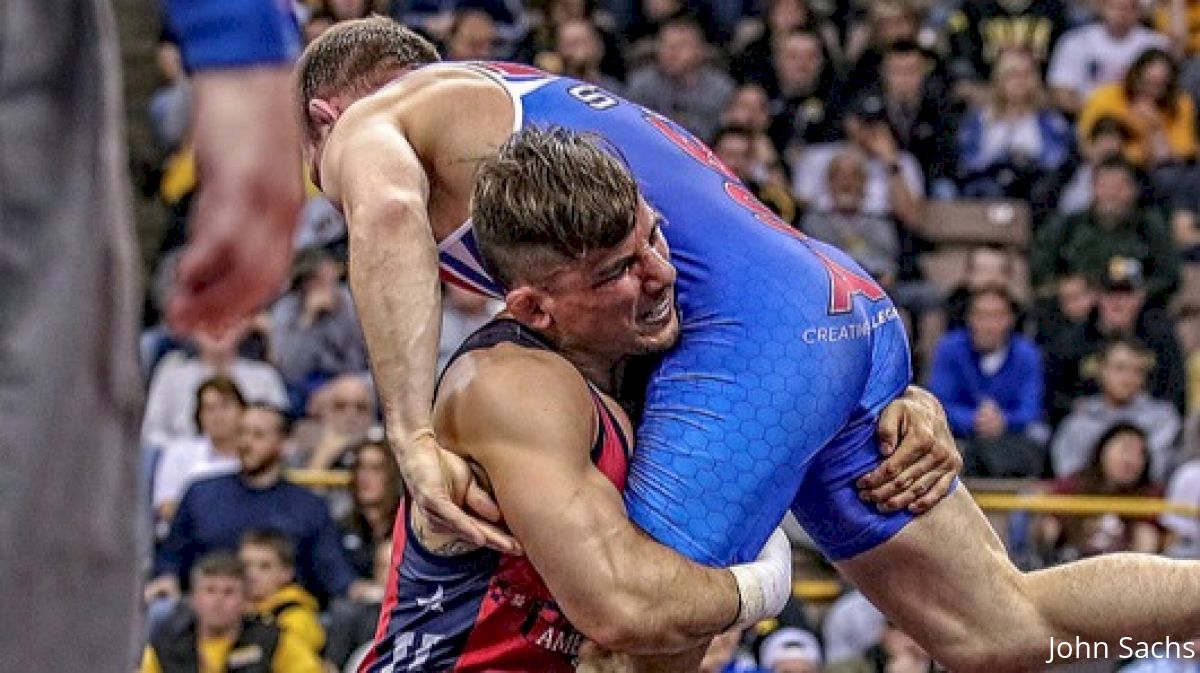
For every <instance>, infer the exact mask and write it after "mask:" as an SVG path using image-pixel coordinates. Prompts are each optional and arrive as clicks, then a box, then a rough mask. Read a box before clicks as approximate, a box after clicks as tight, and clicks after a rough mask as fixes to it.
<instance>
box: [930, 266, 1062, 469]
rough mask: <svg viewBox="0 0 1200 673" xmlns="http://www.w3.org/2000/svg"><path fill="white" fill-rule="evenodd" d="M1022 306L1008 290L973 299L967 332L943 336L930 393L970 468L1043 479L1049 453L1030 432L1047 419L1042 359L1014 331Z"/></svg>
mask: <svg viewBox="0 0 1200 673" xmlns="http://www.w3.org/2000/svg"><path fill="white" fill-rule="evenodd" d="M1017 313H1018V311H1017V307H1016V303H1015V302H1014V301H1013V300H1012V298H1011V297H1010V296H1009V295H1008V293H1007V292H1006V291H1004V290H1003V289H999V288H987V289H983V290H980V291H978V292H976V293H974V294H972V295H971V300H970V304H969V309H968V311H967V327H966V328H965V329H958V330H954V331H952V332H949V333H948V334H946V335H945V336H944V337H942V340H941V343H939V344H938V348H937V352H936V354H935V355H934V359H933V371H932V373H931V375H930V380H929V389H930V391H931V392H932V393H933V394H934V395H936V396H937V398H938V400H940V401H941V403H942V405H943V406H945V407H946V416H947V418H948V419H949V422H950V429H951V430H952V431H953V432H954V435H955V436H956V437H959V438H962V439H963V440H964V441H963V442H962V447H963V471H964V473H965V474H968V475H971V476H980V477H1040V476H1041V475H1042V474H1043V473H1044V472H1045V465H1046V454H1045V450H1044V448H1043V446H1042V445H1041V443H1039V442H1037V441H1035V440H1034V439H1032V438H1031V437H1030V436H1029V435H1028V434H1027V431H1028V430H1030V429H1031V426H1032V425H1033V424H1034V423H1036V422H1037V421H1038V420H1039V419H1040V418H1041V415H1042V385H1043V384H1042V357H1041V353H1040V352H1039V351H1038V348H1037V346H1036V345H1034V343H1033V342H1032V341H1030V340H1029V339H1028V338H1027V337H1025V336H1024V335H1022V334H1019V333H1015V332H1014V327H1015V326H1016V318H1017Z"/></svg>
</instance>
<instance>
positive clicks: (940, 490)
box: [908, 470, 958, 514]
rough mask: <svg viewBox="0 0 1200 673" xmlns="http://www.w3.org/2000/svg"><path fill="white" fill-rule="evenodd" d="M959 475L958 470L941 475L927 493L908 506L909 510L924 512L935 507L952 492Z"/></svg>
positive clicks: (916, 512) (917, 512)
mask: <svg viewBox="0 0 1200 673" xmlns="http://www.w3.org/2000/svg"><path fill="white" fill-rule="evenodd" d="M957 477H958V471H957V470H954V471H952V472H948V473H946V474H944V475H942V476H941V477H939V478H938V480H937V481H936V482H935V483H934V484H933V486H932V487H930V489H929V491H928V492H926V493H925V495H923V496H921V497H919V498H917V501H916V502H914V503H913V504H911V505H909V506H908V511H909V512H912V513H913V514H923V513H925V512H928V511H929V510H930V509H933V506H934V505H936V504H938V503H939V502H941V500H942V498H945V497H946V496H947V495H949V494H950V489H952V488H954V484H955V483H956V482H955V479H956V478H957Z"/></svg>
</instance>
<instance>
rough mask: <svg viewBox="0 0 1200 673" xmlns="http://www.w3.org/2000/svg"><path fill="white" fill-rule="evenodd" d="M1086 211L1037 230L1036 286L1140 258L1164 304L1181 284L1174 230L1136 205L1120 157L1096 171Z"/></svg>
mask: <svg viewBox="0 0 1200 673" xmlns="http://www.w3.org/2000/svg"><path fill="white" fill-rule="evenodd" d="M1092 188H1093V189H1094V191H1095V198H1094V199H1093V201H1092V206H1091V208H1089V209H1088V210H1086V211H1084V212H1080V213H1075V214H1073V215H1067V216H1061V217H1057V218H1055V219H1054V220H1052V221H1051V222H1048V223H1047V224H1046V225H1045V226H1044V227H1042V229H1041V230H1040V231H1038V232H1037V236H1036V244H1035V246H1034V248H1033V252H1032V254H1031V256H1030V267H1031V269H1030V270H1031V271H1032V273H1033V283H1034V286H1035V287H1038V286H1043V285H1047V284H1049V283H1052V282H1053V281H1054V279H1055V278H1057V277H1058V276H1059V275H1062V274H1078V273H1084V274H1095V273H1097V272H1100V273H1103V271H1104V270H1105V269H1107V268H1108V264H1109V261H1110V260H1112V259H1114V258H1118V257H1119V258H1126V259H1133V260H1137V261H1138V262H1139V263H1140V264H1141V269H1140V270H1141V273H1142V274H1144V279H1145V283H1146V293H1147V297H1148V301H1149V302H1150V304H1152V305H1155V306H1163V305H1165V304H1166V302H1167V300H1168V299H1169V298H1170V296H1171V293H1172V292H1174V291H1175V289H1176V287H1177V286H1178V285H1179V261H1178V255H1177V253H1176V251H1175V245H1174V242H1173V241H1172V240H1171V232H1170V231H1168V229H1167V225H1166V223H1165V222H1163V220H1162V217H1160V215H1159V213H1158V212H1157V211H1156V210H1152V209H1147V208H1140V207H1139V206H1138V203H1137V201H1138V198H1137V197H1138V194H1137V188H1138V184H1137V178H1136V176H1135V174H1134V169H1133V167H1132V166H1130V165H1129V164H1128V163H1126V162H1125V161H1124V160H1122V159H1119V158H1116V157H1114V158H1110V159H1106V160H1104V161H1103V162H1101V163H1100V165H1098V166H1097V167H1096V171H1095V174H1094V176H1093V180H1092Z"/></svg>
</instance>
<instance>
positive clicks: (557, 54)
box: [515, 0, 625, 93]
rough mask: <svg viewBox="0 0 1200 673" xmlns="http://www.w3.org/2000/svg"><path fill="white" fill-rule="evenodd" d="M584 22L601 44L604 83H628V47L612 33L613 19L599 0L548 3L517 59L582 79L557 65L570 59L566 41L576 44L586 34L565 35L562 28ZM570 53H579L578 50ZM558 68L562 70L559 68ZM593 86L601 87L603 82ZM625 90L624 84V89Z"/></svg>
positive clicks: (524, 40) (518, 49)
mask: <svg viewBox="0 0 1200 673" xmlns="http://www.w3.org/2000/svg"><path fill="white" fill-rule="evenodd" d="M581 21H582V22H584V23H586V24H587V25H588V26H589V27H590V31H587V32H590V33H592V34H593V35H595V36H596V38H597V39H598V40H599V41H600V45H599V47H598V48H596V49H595V51H596V52H598V53H599V54H600V55H601V56H600V63H599V68H600V73H601V75H602V76H603V81H605V82H609V83H618V82H624V81H625V57H624V54H623V51H624V45H623V43H622V41H621V39H620V38H619V37H617V35H616V33H614V32H613V30H612V28H613V22H612V19H611V17H609V16H608V15H607V14H606V13H605V12H603V11H601V10H600V9H599V7H598V6H597V3H596V0H547V1H546V2H545V3H544V6H543V7H542V20H541V21H538V22H536V23H535V24H534V27H533V28H532V29H530V31H529V33H528V34H526V35H525V38H524V39H523V40H521V43H520V44H519V45H518V46H517V50H516V54H515V58H516V60H517V61H520V62H521V63H532V64H534V65H536V66H537V67H539V68H542V69H544V70H550V71H554V72H558V71H562V72H564V73H565V74H568V75H571V76H572V77H578V76H577V75H572V74H571V72H572V69H571V68H570V67H566V66H565V64H564V63H556V61H558V60H562V59H565V58H566V56H565V54H563V49H564V40H565V41H567V42H570V43H571V45H575V44H576V41H575V38H578V37H579V33H580V32H582V31H579V30H578V28H577V29H576V30H575V31H572V32H571V33H570V34H566V35H564V33H563V32H562V30H561V29H562V27H563V26H565V25H566V24H568V23H577V22H581ZM589 49H590V45H589ZM570 50H571V51H575V50H574V49H570ZM556 65H557V66H558V67H555V66H556ZM588 81H592V80H588ZM593 83H594V84H599V82H593ZM601 86H604V85H601ZM623 87H624V85H623V84H622V85H621V88H623ZM606 88H607V87H606ZM614 92H618V93H619V89H615V90H614Z"/></svg>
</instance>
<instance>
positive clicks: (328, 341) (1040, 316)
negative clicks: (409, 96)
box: [140, 0, 1200, 672]
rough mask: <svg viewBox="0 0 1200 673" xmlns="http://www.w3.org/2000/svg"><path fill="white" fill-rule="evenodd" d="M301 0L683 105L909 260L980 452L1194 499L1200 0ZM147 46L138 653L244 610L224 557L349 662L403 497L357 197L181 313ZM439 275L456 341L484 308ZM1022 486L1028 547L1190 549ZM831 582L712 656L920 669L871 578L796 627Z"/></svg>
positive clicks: (309, 645)
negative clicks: (231, 294) (271, 292)
mask: <svg viewBox="0 0 1200 673" xmlns="http://www.w3.org/2000/svg"><path fill="white" fill-rule="evenodd" d="M297 12H298V16H299V17H300V18H301V20H302V22H303V25H304V31H305V35H306V36H307V37H308V38H310V39H311V38H312V37H314V36H316V35H318V34H320V32H321V31H322V30H324V29H325V28H327V27H328V26H330V25H332V24H333V23H335V22H337V21H340V20H344V19H348V18H355V17H361V16H365V15H368V14H370V13H380V14H390V15H392V16H395V17H396V18H398V19H400V20H402V21H404V22H406V23H407V24H408V25H410V26H412V27H414V28H416V29H418V30H420V31H422V32H423V33H425V34H426V35H428V36H429V37H430V38H432V39H433V40H434V41H435V42H437V44H438V45H439V46H440V48H441V49H442V53H443V55H444V57H445V58H447V59H450V60H477V59H499V60H514V61H520V62H524V63H529V64H533V65H535V66H537V67H539V68H542V69H545V70H548V71H551V72H555V73H562V74H566V75H570V76H573V77H576V78H579V79H583V80H586V81H589V82H593V83H596V84H599V85H601V86H603V87H605V88H608V89H610V90H613V91H615V92H617V93H619V94H621V95H623V96H625V97H627V98H629V99H630V100H633V101H635V102H638V103H641V104H644V105H646V106H648V107H651V108H654V109H656V110H658V111H659V112H662V113H664V114H666V115H667V116H669V117H671V118H672V119H674V120H676V121H677V122H679V123H680V124H682V125H683V126H685V127H686V128H688V129H689V130H691V131H692V132H693V133H695V134H696V135H698V136H699V137H701V138H702V139H704V140H706V141H709V142H710V144H711V145H712V147H713V148H714V150H715V152H716V153H717V155H718V156H719V157H720V158H721V159H722V160H723V161H724V162H725V163H726V164H727V165H728V166H729V168H730V169H731V170H732V171H733V172H734V173H736V175H737V176H738V177H740V178H741V179H742V180H743V181H744V182H745V183H746V184H747V185H748V186H749V187H750V188H751V189H752V191H753V192H754V193H755V194H756V195H758V196H759V197H760V198H761V199H762V200H763V202H764V203H766V204H767V205H768V206H769V207H770V208H772V210H774V211H775V212H777V213H778V214H779V215H780V216H781V217H782V218H783V219H784V220H786V221H787V222H789V223H791V224H792V225H793V226H795V227H796V228H797V229H799V230H801V231H803V232H805V233H806V234H808V235H810V236H813V237H815V238H818V239H821V240H826V241H829V242H831V243H833V244H835V245H838V246H839V247H841V248H842V249H844V250H846V251H847V252H848V253H849V254H851V255H852V256H853V257H854V258H855V259H856V260H857V261H858V262H859V263H860V264H861V265H862V267H863V268H864V269H865V270H867V271H868V272H869V273H870V274H871V275H872V276H874V277H875V278H876V280H877V281H878V282H879V283H880V284H881V285H882V286H883V287H885V288H886V289H887V290H888V291H889V293H890V294H891V295H892V297H893V298H894V300H895V302H896V304H897V305H898V306H899V307H900V308H901V309H902V313H903V315H904V317H905V320H906V324H907V326H908V329H909V334H910V336H911V339H912V346H913V360H914V367H915V373H916V377H917V380H918V382H922V383H924V384H926V385H927V386H928V387H929V388H930V389H931V390H932V392H933V393H934V394H935V395H936V396H937V397H938V398H939V399H940V400H941V402H942V404H943V405H944V406H945V408H946V410H947V414H948V418H949V421H950V425H951V428H952V429H953V431H954V434H955V436H956V437H957V438H958V439H959V440H960V448H961V449H962V451H963V454H964V459H965V472H966V475H967V476H970V477H998V478H1008V479H1022V480H1026V481H1025V482H1022V483H1026V484H1027V485H1028V486H1029V487H1030V488H1039V489H1041V490H1045V491H1049V492H1054V493H1064V494H1065V493H1075V494H1081V493H1087V494H1106V495H1143V496H1155V497H1158V496H1165V497H1167V498H1168V499H1170V500H1172V501H1175V502H1179V503H1183V504H1188V505H1194V506H1195V505H1200V168H1198V164H1197V124H1198V112H1197V105H1196V103H1195V101H1196V100H1197V99H1200V1H1198V0H598V1H597V0H530V2H529V3H528V4H526V5H523V4H522V3H521V2H520V1H519V0H410V1H409V2H401V1H399V0H395V1H389V0H308V1H307V2H306V3H305V4H299V5H297ZM158 67H159V70H160V72H161V75H162V87H161V89H159V91H158V93H157V94H156V95H155V96H154V98H153V100H152V103H151V105H150V107H149V109H148V110H147V114H148V118H149V120H150V124H151V126H152V128H153V130H154V134H153V135H154V139H155V142H156V143H157V147H156V148H153V151H154V152H156V153H157V155H158V156H159V157H161V160H160V161H158V162H156V164H155V168H154V169H153V170H150V171H144V172H143V174H142V182H143V185H142V187H143V190H144V191H146V192H147V193H154V194H156V195H157V197H158V198H159V199H160V200H161V201H162V203H163V204H164V205H165V206H166V212H167V218H166V221H165V222H163V226H162V227H161V230H162V235H161V239H160V246H159V255H158V258H157V260H156V265H155V266H156V268H155V269H154V270H153V278H154V282H152V283H151V288H152V290H151V292H150V293H149V294H150V297H149V298H148V300H147V308H146V321H145V322H146V327H145V331H144V333H143V338H142V344H141V354H142V359H143V365H144V368H145V376H146V383H147V389H148V403H147V409H146V417H145V423H144V426H143V433H142V442H143V444H144V449H145V455H146V457H147V460H146V467H147V475H148V477H151V478H152V484H153V489H152V504H153V512H154V518H155V521H154V530H155V547H156V549H155V562H154V566H153V572H152V573H151V576H150V577H149V578H148V582H147V586H146V599H147V605H148V607H149V610H148V613H149V615H150V617H151V620H150V622H151V632H152V633H153V634H154V636H153V637H152V638H151V640H150V648H149V650H148V652H155V651H157V653H156V654H148V655H147V662H148V663H147V664H146V665H145V666H144V667H143V670H146V671H154V670H162V669H161V668H155V666H159V665H160V662H161V661H162V660H163V659H164V657H170V656H174V655H178V654H179V652H178V650H179V643H178V642H175V641H173V640H172V638H175V639H178V638H195V637H196V635H195V634H196V633H197V631H196V629H197V628H199V627H198V623H199V622H197V619H199V621H200V622H204V621H205V620H216V621H221V620H222V619H225V620H226V621H228V616H227V615H226V616H222V614H221V605H220V604H219V603H220V601H219V600H218V599H217V598H216V597H215V596H216V595H217V594H216V593H213V594H212V595H211V596H209V597H208V598H204V599H202V600H200V601H196V600H193V601H191V602H190V603H181V602H180V601H179V600H178V599H179V597H180V595H181V593H182V592H184V591H186V590H187V589H188V587H189V585H190V586H191V588H192V590H193V591H195V590H196V589H197V588H198V587H200V586H202V587H204V591H210V590H211V591H212V592H218V591H223V590H224V588H228V587H226V585H227V584H228V583H229V582H230V581H233V582H234V583H235V584H238V586H240V587H241V589H239V591H240V592H242V593H241V594H239V596H238V597H235V598H237V601H240V602H238V603H237V604H238V605H239V606H240V607H239V608H238V609H237V610H235V612H236V613H237V614H238V615H241V614H242V613H243V612H244V613H246V614H255V613H257V614H261V615H265V616H267V617H268V618H269V620H268V621H270V622H271V623H273V624H275V625H277V627H278V629H279V630H281V631H282V632H283V633H284V634H286V643H285V642H284V640H279V642H278V643H277V644H275V645H273V647H278V648H284V647H286V648H287V651H288V652H289V653H290V654H289V655H288V656H295V657H300V658H303V657H304V656H305V655H303V654H295V653H293V651H294V650H308V653H309V654H311V656H312V657H314V658H319V657H323V658H324V659H325V661H326V662H328V665H332V666H338V667H340V666H343V665H345V664H346V663H347V661H348V660H350V659H351V657H352V653H353V652H354V650H355V649H356V648H358V646H360V645H361V644H362V643H364V642H365V641H366V640H368V639H369V637H370V635H371V633H372V629H373V626H374V615H375V612H376V611H377V609H378V604H379V601H380V600H381V595H382V594H381V592H382V580H383V577H382V574H383V573H386V567H387V551H388V550H389V549H390V536H391V529H392V524H393V522H394V519H395V514H396V506H397V503H398V501H399V499H400V497H401V485H400V480H399V474H398V470H397V468H396V465H395V461H394V459H393V458H392V456H391V453H390V452H389V451H388V449H387V447H386V445H385V444H384V443H382V437H381V435H380V431H379V415H378V410H377V409H376V399H375V395H374V393H373V391H372V387H371V381H370V378H369V373H368V372H367V358H366V349H365V346H364V344H363V338H362V335H361V332H360V330H359V326H358V324H357V320H356V316H355V310H354V303H353V299H352V297H351V295H350V293H349V291H348V289H347V286H346V283H345V281H344V275H345V263H346V229H345V224H344V222H343V221H342V220H341V218H340V216H339V215H338V214H337V212H336V211H335V210H334V209H333V208H332V207H331V206H330V204H329V203H328V202H327V201H325V200H324V199H323V198H322V197H321V196H320V195H319V194H318V193H317V192H316V190H315V189H310V198H309V201H308V203H307V205H306V207H305V209H304V211H303V214H302V222H301V225H300V228H299V231H298V233H297V236H296V240H295V241H294V245H295V247H296V248H297V250H298V254H297V257H296V262H295V265H294V269H293V273H292V278H291V282H290V285H289V287H288V288H286V291H284V292H281V295H280V297H279V298H278V300H277V301H276V302H275V303H274V304H273V305H272V306H270V307H269V308H268V309H267V310H265V311H264V312H263V313H261V314H260V315H258V316H256V317H255V318H254V319H252V320H249V321H247V322H245V323H244V324H242V325H239V326H237V327H236V328H235V329H233V330H231V331H230V332H228V333H227V334H225V335H223V336H221V337H220V338H214V337H207V336H197V337H195V338H184V337H181V336H179V335H176V334H174V333H172V332H171V330H170V329H169V327H167V326H166V325H164V324H163V323H162V322H161V320H160V317H159V308H160V307H161V301H162V299H163V298H164V297H166V296H167V294H168V293H169V291H170V287H171V278H172V273H173V269H174V262H175V259H176V254H175V253H176V250H177V248H178V247H179V246H180V245H181V243H182V242H183V241H184V240H186V235H187V229H188V209H189V207H190V203H191V197H192V195H193V194H194V192H195V187H196V184H197V179H198V175H197V171H196V168H195V165H194V162H193V160H192V155H191V151H190V140H189V135H190V131H189V128H188V112H189V104H190V95H189V85H188V80H187V76H186V74H185V73H184V71H183V69H182V67H181V65H180V59H179V54H178V50H177V49H176V47H175V46H174V44H173V40H172V37H171V35H170V34H169V33H166V32H164V34H163V36H162V41H161V45H160V48H159V53H158ZM140 150H141V152H140V153H141V154H145V153H146V152H148V151H150V150H149V148H140ZM445 298H446V300H445V302H444V313H445V315H444V320H443V330H442V346H441V353H440V355H441V358H442V361H443V362H444V360H445V358H446V357H448V356H449V354H450V353H451V352H452V351H453V350H454V348H455V347H456V346H457V344H458V343H459V342H460V341H461V340H462V339H463V338H464V337H465V336H466V335H467V334H469V333H470V332H471V331H473V330H474V329H475V328H477V327H478V326H480V325H481V324H482V323H483V322H484V321H486V320H487V319H488V317H489V316H490V315H491V314H492V313H493V312H494V311H495V310H497V308H498V307H497V306H496V305H495V304H494V303H492V302H488V301H486V300H483V299H480V298H477V297H474V296H471V295H467V294H465V293H462V292H461V291H457V290H453V289H449V288H448V289H447V291H446V295H445ZM285 467H296V468H311V469H318V470H325V469H331V468H341V469H348V470H350V471H351V474H352V486H351V488H350V489H349V490H348V491H339V490H337V489H333V490H331V491H330V492H321V493H319V494H318V493H314V492H312V491H310V490H308V489H306V488H302V487H300V486H296V485H293V484H291V483H289V482H288V480H287V478H286V477H285V474H284V468H285ZM1018 519H1019V521H1018V523H1020V524H1021V525H1012V526H1010V527H1009V530H1008V531H1005V533H1006V535H1007V537H1008V540H1007V541H1008V542H1009V545H1010V548H1011V550H1012V552H1013V556H1014V558H1015V559H1017V560H1018V561H1019V562H1020V563H1021V565H1023V566H1024V567H1029V568H1033V567H1044V566H1048V565H1053V564H1055V563H1060V562H1063V561H1065V560H1071V559H1075V558H1080V557H1084V556H1088V555H1092V554H1099V553H1107V552H1113V551H1126V550H1136V551H1146V552H1152V553H1167V554H1170V555H1172V556H1181V557H1191V558H1200V525H1198V524H1197V522H1196V520H1195V519H1193V518H1190V517H1185V516H1164V517H1162V518H1130V517H1120V516H1115V515H1107V516H1097V517H1053V516H1038V517H1023V518H1020V517H1018ZM222 552H224V553H227V554H232V555H234V556H221V555H220V553H222ZM239 556H240V561H241V562H240V563H238V562H237V558H238V557H239ZM222 581H224V584H222ZM223 587H224V588H223ZM229 600H233V599H229ZM206 601H207V602H206ZM198 605H200V607H197V606H198ZM200 613H203V614H200ZM811 616H812V615H811V614H808V615H805V614H803V611H798V612H797V615H795V616H793V617H792V618H791V619H782V620H781V621H782V622H783V623H784V624H785V626H784V627H783V628H780V629H778V630H776V631H774V632H773V633H771V634H769V635H766V634H765V633H764V635H766V637H765V638H764V639H763V640H762V644H761V647H760V648H758V653H759V659H758V661H757V663H756V662H754V661H750V660H748V659H747V657H746V652H745V651H744V649H742V648H741V647H740V643H745V642H749V641H751V640H754V638H751V637H750V636H749V635H747V636H742V635H740V634H727V636H725V637H722V638H721V639H718V642H717V643H716V644H715V645H714V647H713V649H712V651H711V652H710V656H709V658H708V659H707V660H706V663H705V668H704V670H705V671H741V670H773V671H817V670H828V671H885V670H886V671H893V672H900V671H918V670H919V671H926V670H932V663H931V662H930V661H929V659H928V657H927V656H926V655H924V653H923V652H921V651H920V648H918V647H916V646H915V645H913V644H912V642H911V640H909V639H907V637H906V636H904V634H903V633H900V632H899V631H897V630H896V629H894V628H892V627H890V626H888V625H887V624H886V623H885V621H884V620H883V618H882V616H880V615H878V613H874V612H873V608H871V607H870V605H869V604H866V602H865V600H864V599H862V597H861V596H858V595H857V594H848V595H846V596H843V598H842V599H840V600H839V601H838V602H837V603H836V604H835V605H834V607H833V608H832V609H831V610H830V611H829V613H828V615H827V616H826V617H825V619H824V620H823V622H822V628H811V629H810V630H811V631H812V632H821V635H820V637H819V638H818V637H816V636H814V635H813V633H811V632H810V631H809V630H804V629H803V628H800V627H804V626H806V625H807V626H809V627H815V626H817V624H816V623H815V622H813V621H811ZM205 623H206V622H205ZM255 623H257V622H255ZM201 626H202V624H201ZM204 628H207V627H204ZM201 631H203V628H201ZM244 632H245V633H246V634H247V636H246V637H248V638H249V637H260V636H261V635H262V634H260V633H259V632H258V631H255V630H254V629H250V628H247V629H246V630H245V631H244ZM264 637H265V636H264ZM272 642H274V641H272ZM156 648H157V650H156ZM172 653H174V654H172ZM298 660H299V659H297V661H298ZM295 666H297V668H294V669H285V670H309V669H308V668H303V666H307V664H295ZM755 666H761V667H762V668H761V669H757V668H754V667H755ZM314 670H315V669H314Z"/></svg>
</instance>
